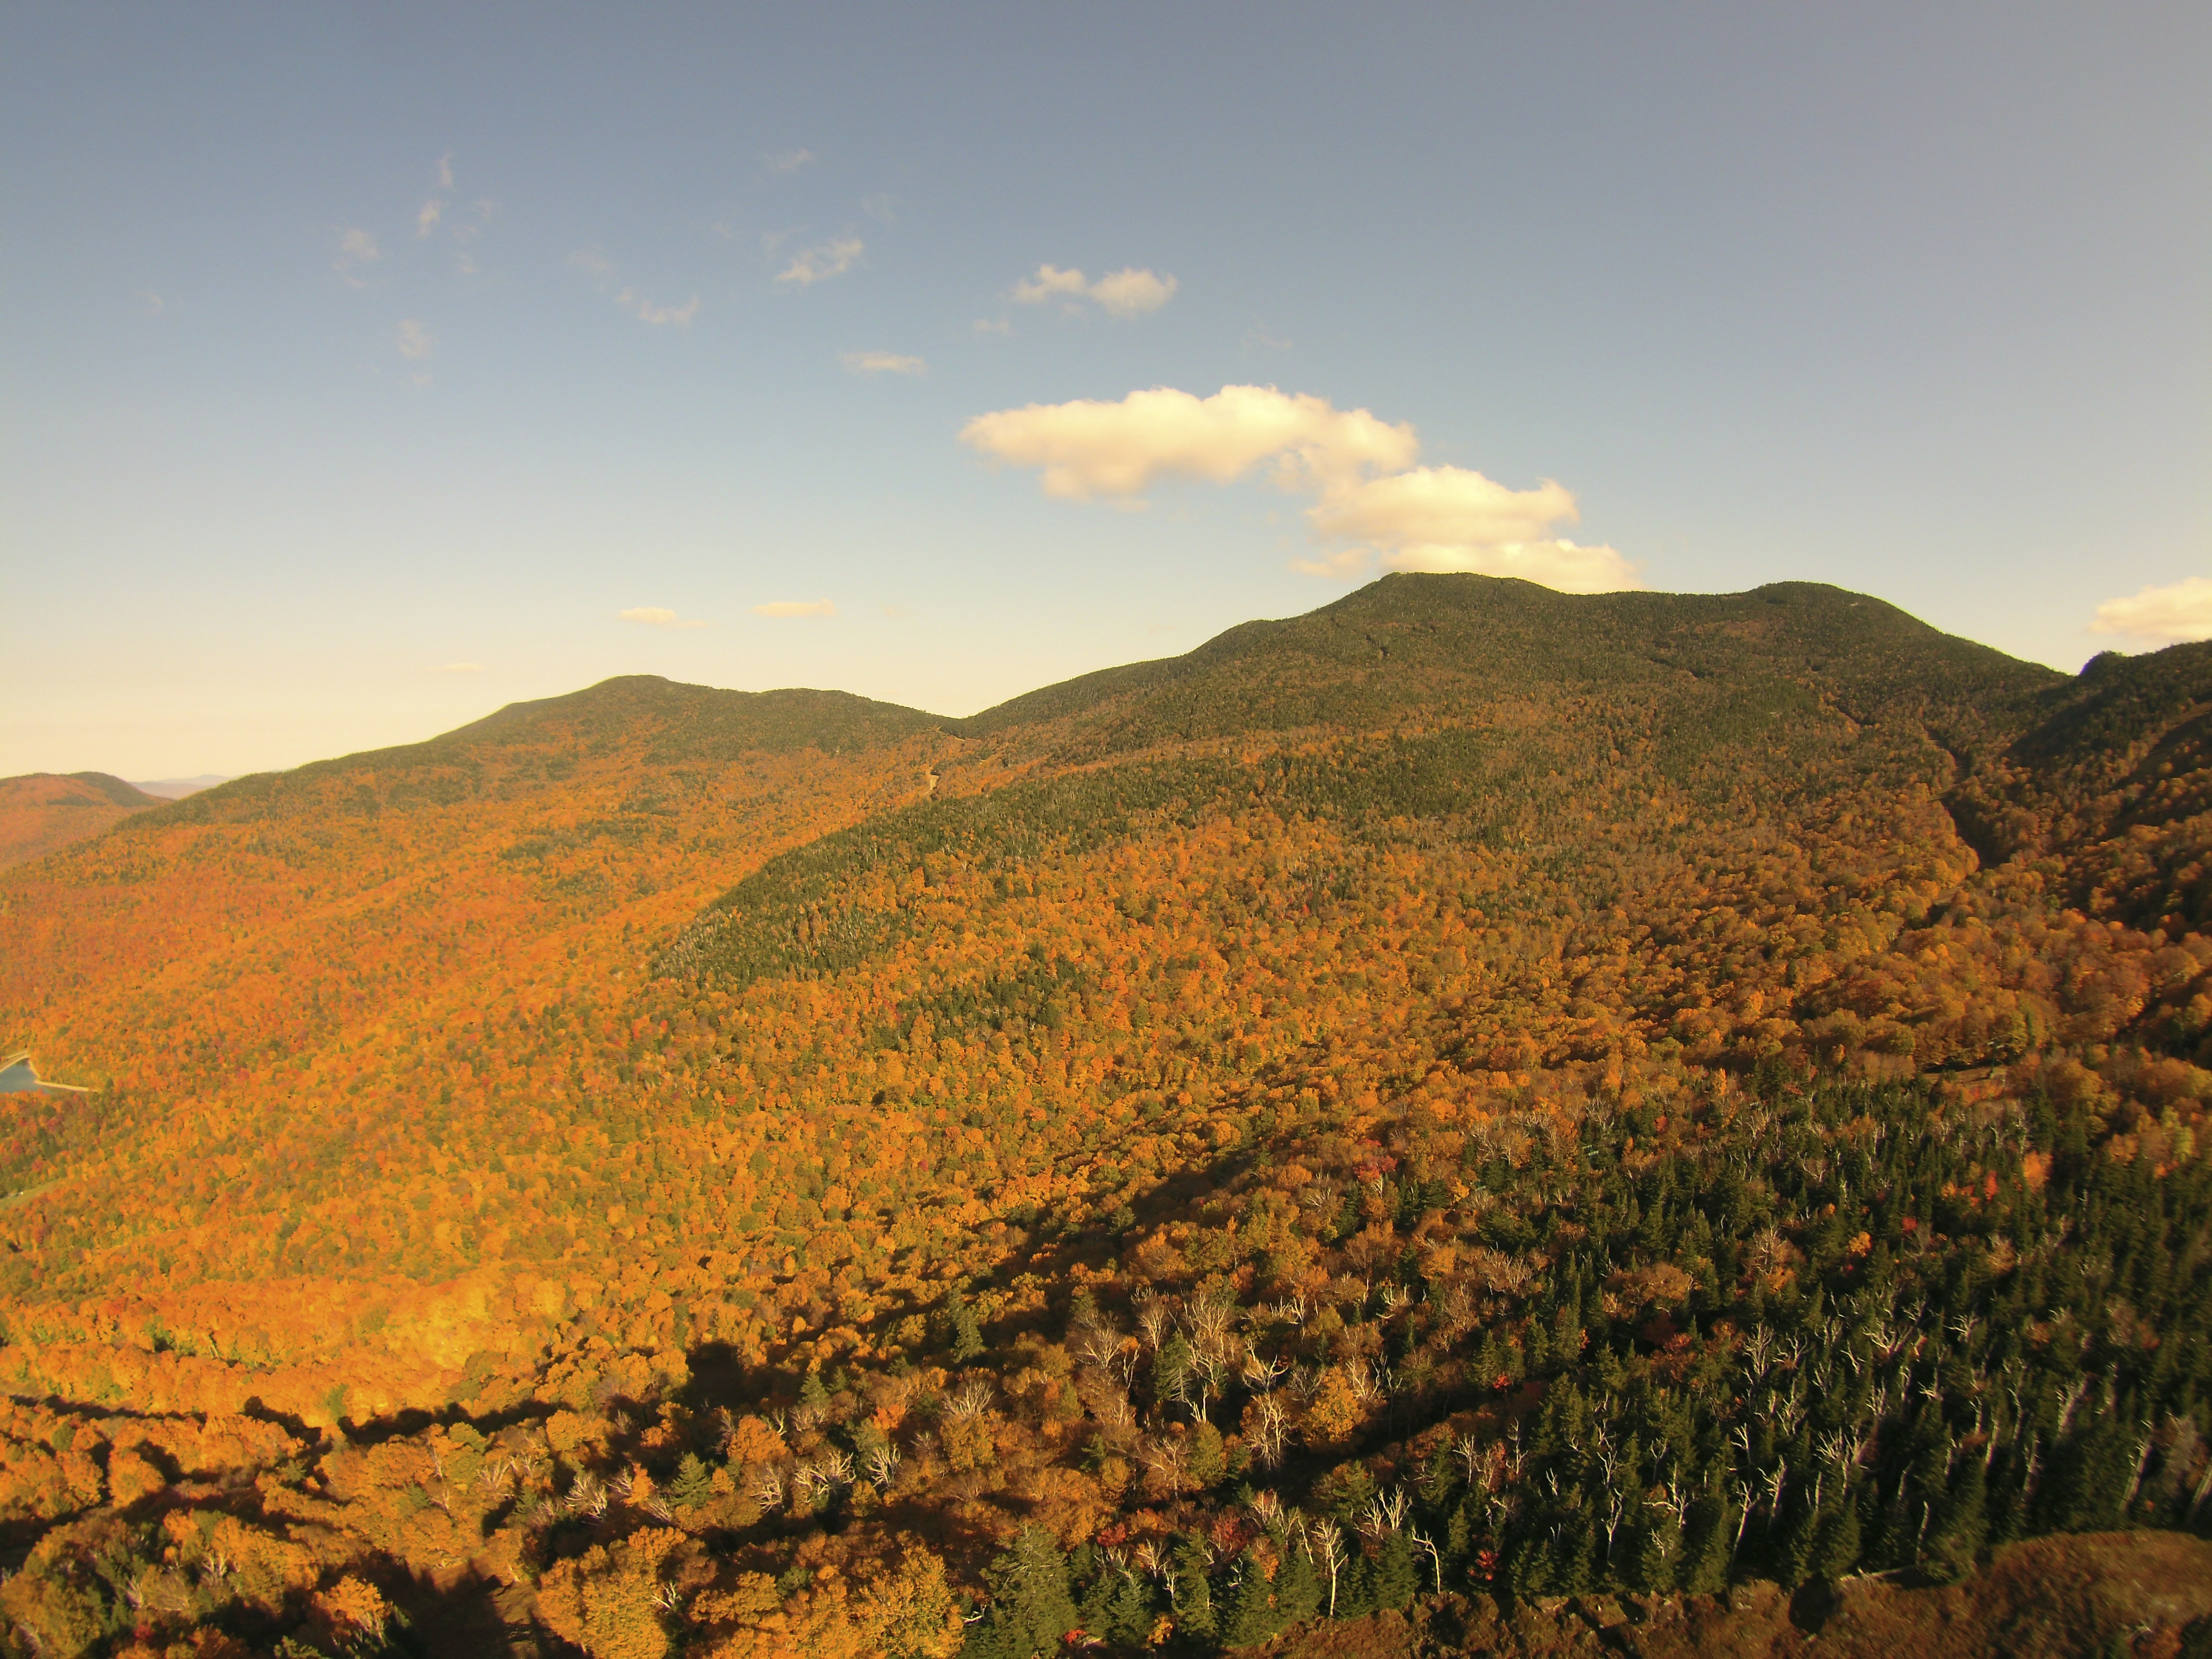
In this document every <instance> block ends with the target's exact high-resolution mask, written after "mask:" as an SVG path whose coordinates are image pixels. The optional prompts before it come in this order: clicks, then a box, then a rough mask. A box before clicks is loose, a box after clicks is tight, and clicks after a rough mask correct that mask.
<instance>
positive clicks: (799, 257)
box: [775, 236, 868, 288]
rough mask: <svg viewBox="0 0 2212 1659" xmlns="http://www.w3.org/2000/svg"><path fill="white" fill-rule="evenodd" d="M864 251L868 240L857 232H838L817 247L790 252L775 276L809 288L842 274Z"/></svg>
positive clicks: (850, 267)
mask: <svg viewBox="0 0 2212 1659" xmlns="http://www.w3.org/2000/svg"><path fill="white" fill-rule="evenodd" d="M867 251H868V250H867V244H866V243H865V242H863V241H861V240H860V238H859V237H857V236H840V237H837V238H836V239H835V240H830V241H827V242H824V243H823V244H822V245H821V246H818V247H809V248H801V249H800V250H799V252H796V253H794V254H793V255H792V256H791V263H790V264H787V265H786V266H785V267H784V268H783V269H782V270H780V271H778V272H777V273H776V276H775V280H776V281H777V282H779V283H797V284H798V285H799V287H800V288H811V287H813V286H814V284H815V283H826V282H828V281H829V279H830V278H831V277H832V276H843V275H844V274H845V273H846V272H847V271H848V270H851V269H852V268H853V267H854V265H856V264H859V263H860V256H861V255H862V254H863V253H865V252H867Z"/></svg>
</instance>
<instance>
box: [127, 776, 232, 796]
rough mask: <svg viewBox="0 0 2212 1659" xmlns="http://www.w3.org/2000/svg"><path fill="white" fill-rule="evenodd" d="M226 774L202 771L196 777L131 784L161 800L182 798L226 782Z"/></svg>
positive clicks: (227, 780) (158, 779) (159, 779)
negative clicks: (157, 796)
mask: <svg viewBox="0 0 2212 1659" xmlns="http://www.w3.org/2000/svg"><path fill="white" fill-rule="evenodd" d="M229 781H230V779H229V777H228V775H225V774H223V773H220V772H203V773H201V774H200V775H199V776H197V777H196V778H155V779H154V780H153V781H151V782H146V781H140V782H137V783H134V784H132V785H131V787H132V788H134V789H141V790H143V791H144V792H145V793H148V794H149V795H159V796H160V797H161V799H163V800H182V799H184V798H185V796H186V795H196V794H197V793H199V792H200V791H201V790H203V789H212V788H214V787H216V785H217V784H218V783H228V782H229Z"/></svg>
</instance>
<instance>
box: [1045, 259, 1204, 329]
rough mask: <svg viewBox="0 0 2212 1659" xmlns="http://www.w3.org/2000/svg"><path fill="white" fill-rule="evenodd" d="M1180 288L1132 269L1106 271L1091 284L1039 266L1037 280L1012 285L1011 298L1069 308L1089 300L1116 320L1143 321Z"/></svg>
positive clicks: (1149, 272)
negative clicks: (1131, 318) (1051, 303)
mask: <svg viewBox="0 0 2212 1659" xmlns="http://www.w3.org/2000/svg"><path fill="white" fill-rule="evenodd" d="M1181 286H1182V284H1181V283H1177V282H1176V279H1175V278H1174V277H1172V276H1159V275H1158V274H1157V273H1156V272H1154V271H1152V270H1138V269H1136V268H1135V267H1133V266H1127V267H1124V268H1123V269H1121V270H1114V271H1109V272H1108V273H1107V274H1106V275H1105V276H1101V277H1100V278H1099V279H1098V280H1097V282H1095V283H1094V282H1091V281H1090V280H1089V279H1088V278H1087V277H1085V276H1084V274H1083V273H1082V272H1081V271H1079V270H1061V269H1060V267H1059V266H1058V265H1039V266H1038V267H1037V269H1036V276H1031V277H1028V278H1026V279H1024V281H1022V282H1019V283H1015V284H1014V298H1015V299H1016V300H1018V301H1020V302H1021V303H1022V304H1024V305H1025V306H1041V305H1045V304H1048V303H1049V302H1051V301H1054V300H1058V301H1063V302H1064V303H1066V304H1067V305H1068V306H1069V307H1071V308H1073V307H1076V306H1077V305H1078V304H1079V302H1081V301H1085V300H1088V301H1093V302H1094V303H1096V304H1097V305H1098V306H1100V307H1103V308H1104V309H1105V310H1106V311H1108V312H1109V313H1112V314H1113V315H1115V316H1116V317H1144V316H1148V315H1150V314H1151V313H1153V312H1155V311H1158V309H1159V308H1160V307H1162V306H1164V305H1165V304H1167V302H1168V301H1170V300H1172V299H1173V298H1175V293H1176V289H1177V288H1179V287H1181Z"/></svg>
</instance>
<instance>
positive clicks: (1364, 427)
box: [960, 386, 2212, 592]
mask: <svg viewBox="0 0 2212 1659" xmlns="http://www.w3.org/2000/svg"><path fill="white" fill-rule="evenodd" d="M960 438H961V441H963V443H965V444H967V445H968V446H969V447H970V448H972V449H974V450H975V451H976V452H977V453H979V454H981V455H983V456H985V457H986V458H987V459H991V460H994V461H1000V462H1008V463H1012V465H1017V466H1033V467H1036V468H1037V469H1039V471H1040V472H1041V474H1042V479H1041V482H1042V485H1043V488H1044V491H1045V494H1047V495H1054V496H1058V497H1060V498H1061V499H1063V500H1067V501H1093V500H1100V499H1104V500H1108V501H1120V502H1122V503H1124V504H1141V502H1140V500H1139V498H1140V497H1141V495H1142V493H1143V492H1144V491H1145V490H1146V489H1148V488H1149V487H1150V486H1151V485H1152V483H1155V482H1156V481H1158V480H1159V479H1162V478H1166V477H1186V478H1196V479H1202V480H1205V481H1207V482H1210V483H1230V482H1231V481H1232V480H1234V479H1237V478H1240V477H1246V476H1248V475H1251V474H1254V473H1258V472H1261V471H1265V473H1266V475H1267V477H1269V478H1270V479H1271V480H1272V481H1273V483H1275V485H1276V486H1277V487H1278V488H1279V489H1286V490H1291V491H1295V492H1297V493H1299V494H1303V495H1312V496H1313V497H1314V498H1315V504H1314V505H1313V506H1312V507H1309V508H1308V509H1307V510H1306V519H1307V521H1308V523H1309V525H1310V526H1311V528H1312V532H1313V534H1314V537H1315V539H1316V541H1318V542H1320V543H1322V544H1323V545H1322V550H1320V551H1319V552H1318V553H1317V555H1316V556H1315V557H1312V558H1302V559H1297V560H1293V561H1292V568H1294V569H1297V570H1301V571H1304V572H1305V573H1307V574H1310V575H1316V576H1324V577H1329V578H1334V579H1336V580H1355V579H1357V578H1359V577H1361V576H1364V575H1366V574H1370V573H1371V572H1372V571H1373V570H1374V569H1375V568H1376V567H1377V566H1378V565H1379V566H1381V567H1382V568H1386V569H1391V570H1462V571H1476V572H1480V573H1481V574H1486V575H1494V576H1520V577H1524V578H1526V579H1528V580H1531V581H1537V582H1541V583H1543V584H1544V585H1545V586H1549V587H1556V588H1559V589H1561V590H1563V591H1565V592H1613V591H1615V590H1618V589H1621V588H1629V587H1638V586H1642V583H1641V581H1640V580H1638V574H1637V568H1636V567H1635V566H1633V565H1632V564H1631V563H1629V562H1628V561H1627V560H1626V559H1625V558H1623V557H1622V556H1621V555H1620V553H1619V552H1617V551H1616V550H1614V549H1613V548H1611V547H1607V546H1595V547H1586V546H1581V545H1578V544H1576V543H1574V542H1571V541H1569V540H1566V539H1565V538H1561V537H1559V536H1558V535H1556V534H1555V533H1554V532H1555V529H1556V527H1557V526H1559V525H1560V524H1562V523H1565V524H1573V523H1576V522H1577V521H1578V520H1579V517H1580V514H1579V511H1578V509H1577V506H1576V502H1575V498H1574V496H1573V495H1572V494H1571V492H1570V491H1568V490H1567V489H1565V488H1564V487H1563V486H1562V485H1560V484H1559V483H1555V482H1553V480H1550V479H1546V480H1545V481H1544V482H1543V483H1541V484H1539V485H1538V486H1537V487H1536V488H1535V489H1510V488H1509V487H1508V486H1506V485H1504V484H1500V483H1494V482H1492V480H1491V479H1489V478H1486V477H1484V476H1483V475H1482V474H1481V473H1480V472H1475V471H1470V470H1468V469H1467V468H1465V467H1456V466H1435V467H1430V466H1417V465H1414V463H1415V461H1416V460H1417V459H1418V458H1419V453H1420V440H1419V436H1418V435H1416V433H1415V432H1414V430H1413V427H1412V426H1411V425H1408V424H1396V425H1394V424H1392V423H1390V422H1385V421H1383V420H1381V419H1378V418H1377V417H1376V416H1375V415H1373V414H1371V413H1370V412H1369V411H1368V410H1364V409H1353V410H1340V409H1338V408H1337V407H1336V406H1335V405H1334V404H1331V403H1330V402H1329V401H1328V399H1327V398H1318V397H1314V396H1311V395H1310V394H1299V395H1296V396H1293V395H1291V394H1290V393H1287V392H1281V391H1279V390H1278V389H1277V388H1275V387H1273V386H1224V387H1222V388H1221V390H1220V391H1219V392H1216V393H1214V394H1213V395H1212V397H1210V398H1199V397H1195V396H1194V395H1193V394H1191V393H1190V392H1182V391H1178V390H1176V388H1174V387H1172V386H1154V387H1153V388H1152V389H1151V390H1150V391H1146V392H1131V393H1130V394H1129V395H1128V396H1127V397H1126V398H1122V399H1121V401H1120V402H1119V403H1102V402H1092V401H1088V400H1079V401H1077V402H1073V403H1066V404H1030V405H1028V406H1026V407H1024V408H1021V409H1007V410H997V411H995V412H994V413H992V414H988V415H980V416H976V417H975V419H974V420H972V421H970V422H968V424H967V425H966V426H965V427H964V428H962V429H961V433H960ZM2207 586H2208V588H2212V584H2208V585H2207Z"/></svg>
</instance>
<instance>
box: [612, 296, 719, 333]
mask: <svg viewBox="0 0 2212 1659" xmlns="http://www.w3.org/2000/svg"><path fill="white" fill-rule="evenodd" d="M615 303H616V304H617V305H618V306H620V307H622V308H623V310H624V311H627V312H628V313H629V314H630V315H631V316H633V317H635V318H636V319H638V321H640V322H641V323H651V324H652V325H653V326H654V327H655V328H659V327H661V326H662V325H666V324H673V325H675V326H676V327H678V328H689V327H690V326H691V319H693V318H694V317H696V316H697V315H698V314H699V296H698V295H696V294H695V295H692V296H691V297H690V299H688V300H686V301H684V303H683V304H682V305H680V306H657V305H655V304H653V301H650V300H648V299H647V298H646V297H645V295H642V294H641V293H639V292H638V291H637V290H636V289H634V288H626V289H623V291H622V292H621V293H619V294H617V295H615Z"/></svg>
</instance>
